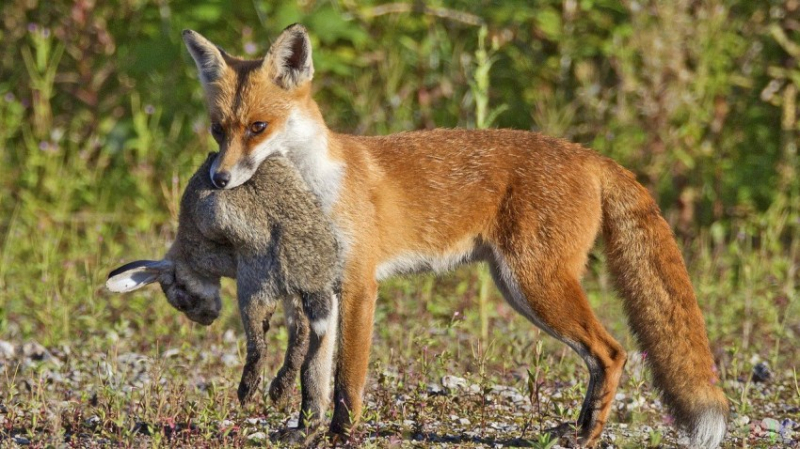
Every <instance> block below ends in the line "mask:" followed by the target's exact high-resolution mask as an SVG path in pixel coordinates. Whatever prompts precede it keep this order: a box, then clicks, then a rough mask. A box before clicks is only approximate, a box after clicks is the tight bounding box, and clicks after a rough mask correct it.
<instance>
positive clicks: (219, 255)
mask: <svg viewBox="0 0 800 449" xmlns="http://www.w3.org/2000/svg"><path fill="white" fill-rule="evenodd" d="M215 155H216V153H211V154H210V155H209V156H208V158H207V159H206V161H205V163H203V165H202V166H201V167H200V169H199V170H198V171H197V172H196V173H195V174H194V176H192V178H191V179H190V181H189V183H188V185H187V186H186V189H185V191H184V193H183V197H182V199H181V207H180V215H179V223H178V234H177V236H176V239H175V242H174V243H173V244H172V247H171V248H170V250H169V251H168V252H167V255H166V256H165V257H164V259H163V260H160V261H137V262H133V263H129V264H126V265H124V266H122V267H120V268H117V269H116V270H114V271H112V272H111V273H110V274H109V279H108V281H107V283H106V285H107V286H108V287H109V289H111V290H112V291H131V290H135V289H137V288H139V287H141V286H144V285H147V284H149V283H153V282H156V281H158V282H159V284H160V285H161V289H162V290H163V291H164V293H165V294H166V296H167V300H168V301H169V303H170V304H171V305H172V306H173V307H175V308H176V309H178V310H180V311H181V312H183V313H185V314H186V316H187V317H188V318H189V319H191V320H193V321H196V322H198V323H200V324H203V325H209V324H211V323H212V322H213V321H214V320H215V319H216V318H217V317H218V316H219V312H220V309H221V307H222V303H221V300H220V296H219V290H220V278H221V277H231V278H235V279H236V289H237V298H238V303H239V311H240V313H241V317H242V323H243V326H244V330H245V334H246V337H247V359H246V363H245V366H244V369H243V372H242V380H241V382H240V384H239V390H238V396H239V400H240V402H241V403H242V404H243V405H244V404H245V403H247V402H248V401H249V400H251V399H252V397H253V395H254V394H255V392H256V391H257V389H258V386H259V383H260V381H261V372H262V371H263V363H264V352H265V351H266V342H265V339H264V336H265V333H266V332H267V330H268V329H269V320H270V317H271V316H272V314H273V312H274V311H275V308H276V305H277V301H278V299H281V300H282V301H283V304H284V308H285V311H286V317H287V324H288V326H289V337H290V338H289V346H288V347H287V349H286V356H285V360H284V364H283V367H281V369H280V371H279V372H278V374H277V375H276V377H275V379H274V380H273V381H272V384H271V385H270V390H269V394H270V397H271V398H272V399H273V400H275V401H280V400H282V399H283V398H284V397H285V396H286V394H287V392H288V390H289V388H290V387H291V385H292V383H293V382H294V379H295V376H296V375H297V371H298V368H300V370H301V385H302V408H301V415H300V417H301V418H302V419H300V420H299V425H300V427H301V428H303V427H305V426H309V427H310V426H311V425H315V424H314V423H315V422H316V421H318V420H319V417H321V416H322V414H323V412H324V410H325V408H326V407H327V401H328V399H329V396H330V395H329V389H330V379H331V369H332V359H333V350H334V343H335V340H336V329H337V325H338V307H337V298H336V294H335V293H336V289H337V288H338V287H337V286H338V278H339V264H338V254H337V246H336V240H335V236H334V232H333V228H332V224H331V222H330V220H329V219H328V218H327V217H326V216H325V214H324V213H323V211H322V209H321V207H320V205H319V203H318V201H317V199H316V197H315V196H314V195H313V194H312V193H311V192H310V191H309V190H308V188H307V187H306V184H305V183H304V181H303V180H302V178H301V177H300V174H299V173H298V172H297V170H296V169H295V168H294V167H293V166H292V164H291V163H290V162H289V161H288V160H286V159H285V158H283V157H271V158H268V159H267V160H266V161H264V162H263V163H262V164H261V166H260V167H259V168H258V171H257V172H256V175H255V176H253V178H252V179H251V180H250V181H249V182H247V183H245V184H243V185H242V186H239V187H237V188H236V189H231V190H218V189H215V188H214V186H213V185H212V183H211V180H210V178H209V167H210V166H211V163H212V162H213V160H214V158H215V157H216V156H215ZM309 328H310V329H309ZM301 363H302V366H300V364H301Z"/></svg>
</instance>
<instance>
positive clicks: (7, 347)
mask: <svg viewBox="0 0 800 449" xmlns="http://www.w3.org/2000/svg"><path fill="white" fill-rule="evenodd" d="M16 353H17V350H16V348H14V345H12V344H11V343H9V342H7V341H3V340H0V360H9V359H12V358H14V355H15V354H16Z"/></svg>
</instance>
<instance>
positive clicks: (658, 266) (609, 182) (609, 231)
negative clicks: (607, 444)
mask: <svg viewBox="0 0 800 449" xmlns="http://www.w3.org/2000/svg"><path fill="white" fill-rule="evenodd" d="M607 163H608V166H609V168H608V169H607V171H606V173H607V175H606V179H605V183H604V187H603V238H604V240H605V245H606V252H607V258H608V264H609V267H610V269H611V272H612V273H613V275H614V277H615V278H616V284H617V288H618V289H619V291H620V293H621V295H622V297H623V299H624V309H625V312H626V313H627V315H628V321H629V323H630V326H631V328H632V329H633V333H634V335H635V336H636V338H637V340H638V342H639V345H640V346H641V348H642V349H643V350H644V351H645V354H646V355H645V360H646V361H647V363H648V365H649V366H650V369H651V370H652V373H653V381H654V383H655V385H656V387H657V388H658V389H659V390H660V391H661V392H662V394H663V398H664V402H665V403H666V404H667V405H668V406H669V407H670V409H671V411H672V413H673V415H674V416H675V419H676V421H677V423H678V424H679V425H683V426H685V427H686V428H687V429H688V431H689V432H690V434H691V438H692V447H699V448H714V447H717V446H718V445H719V443H720V441H721V440H722V438H723V436H724V435H725V419H726V416H727V411H728V403H727V400H726V399H725V395H724V394H723V392H722V390H720V389H719V387H717V386H715V383H716V382H717V375H716V373H715V369H714V361H713V358H712V356H711V350H710V349H709V344H708V337H707V335H706V328H705V324H704V322H703V316H702V314H701V312H700V308H699V306H698V305H697V299H696V298H695V294H694V290H693V288H692V285H691V283H690V281H689V274H688V273H687V271H686V266H685V265H684V262H683V257H682V256H681V253H680V251H679V249H678V246H677V244H676V243H675V237H674V236H673V234H672V230H671V229H670V227H669V225H668V224H667V222H666V221H665V220H664V219H663V218H662V216H661V213H660V211H659V208H658V206H657V205H656V203H655V201H653V199H652V197H651V196H650V194H649V193H648V192H647V190H646V189H645V188H644V187H642V186H641V185H640V184H639V183H638V182H636V180H635V179H634V177H633V175H632V174H631V173H630V172H628V171H627V170H625V169H623V168H622V167H620V166H618V165H617V164H615V163H613V162H611V161H607Z"/></svg>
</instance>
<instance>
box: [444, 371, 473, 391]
mask: <svg viewBox="0 0 800 449" xmlns="http://www.w3.org/2000/svg"><path fill="white" fill-rule="evenodd" d="M442 386H443V387H445V388H447V389H448V390H455V389H463V388H467V380H466V379H464V378H462V377H457V376H449V375H448V376H443V377H442Z"/></svg>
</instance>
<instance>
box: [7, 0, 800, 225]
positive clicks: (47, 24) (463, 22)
mask: <svg viewBox="0 0 800 449" xmlns="http://www.w3.org/2000/svg"><path fill="white" fill-rule="evenodd" d="M533 3H535V4H531V2H521V1H480V2H473V1H450V2H446V6H445V2H418V3H378V2H374V1H367V2H353V1H340V2H329V1H304V2H297V3H292V2H266V1H254V2H252V3H234V2H213V3H211V2H208V3H203V4H199V5H198V4H196V2H189V1H171V2H167V1H160V2H147V1H140V0H121V1H116V2H96V1H91V0H78V1H75V2H40V1H35V0H12V1H8V2H4V6H3V10H2V12H3V14H2V30H0V33H1V34H0V39H2V42H3V52H2V54H1V55H0V80H2V81H0V94H2V95H3V96H4V98H5V100H4V102H3V105H2V109H1V110H0V112H1V113H2V115H1V116H0V119H2V120H3V122H4V123H5V125H6V126H4V127H3V128H4V129H3V130H2V131H0V132H1V133H2V134H0V138H2V141H1V143H0V145H2V146H3V149H4V151H3V152H2V153H3V155H2V157H3V162H4V166H5V168H4V174H5V175H4V176H3V181H2V182H3V184H4V186H5V187H6V188H5V190H6V191H7V192H8V191H10V192H11V195H5V196H6V198H7V199H8V197H9V196H11V197H13V198H15V199H22V198H23V197H25V196H26V195H32V196H35V197H36V198H37V200H38V201H41V200H46V201H45V203H44V204H55V203H58V204H60V203H61V202H60V201H58V198H59V197H60V196H63V195H64V194H65V192H64V191H63V189H62V188H61V187H60V183H59V182H58V181H57V179H58V177H59V175H66V176H69V175H70V174H71V175H73V176H76V175H78V173H77V172H75V173H65V172H64V171H65V170H70V169H79V172H80V177H81V178H84V180H83V181H82V182H83V183H85V185H84V186H83V187H85V188H81V189H80V193H77V194H72V195H70V202H69V204H68V205H63V206H62V207H64V208H66V210H67V211H69V212H74V211H75V210H82V209H84V208H88V209H89V210H92V211H98V210H106V209H108V208H112V209H113V208H114V207H115V204H126V208H129V209H131V210H138V211H140V212H155V211H158V210H166V208H164V207H163V206H164V204H163V200H164V196H163V195H161V190H162V189H163V186H164V185H165V184H169V183H170V182H169V181H170V179H171V175H172V174H173V173H178V174H181V175H183V174H186V173H188V172H189V171H191V167H192V161H195V160H197V158H196V157H195V156H197V157H200V156H198V155H202V154H204V153H205V152H206V151H207V150H208V149H210V148H211V146H210V144H209V141H208V140H209V139H208V137H207V134H206V131H205V128H206V118H205V112H204V109H203V105H202V97H201V92H200V89H199V85H198V83H197V81H196V79H195V74H194V73H193V72H194V66H193V64H191V61H190V60H189V58H188V56H187V54H186V52H185V51H184V49H183V46H182V44H181V41H180V30H181V29H183V28H193V29H196V30H198V31H200V32H202V33H203V34H205V35H206V36H207V37H209V38H210V39H211V40H212V41H214V42H215V43H217V44H219V45H221V46H222V47H224V48H226V49H227V50H228V51H229V52H232V53H235V54H240V55H245V56H250V57H258V56H261V55H263V54H264V53H265V51H266V50H267V48H268V46H269V43H270V38H274V37H275V36H276V35H277V34H278V33H279V32H280V30H281V29H282V28H283V27H285V26H286V25H287V24H290V23H293V22H302V23H304V24H306V25H307V26H308V27H309V29H310V30H311V34H312V37H313V45H314V50H315V52H314V59H315V64H316V69H317V76H316V79H317V81H316V89H317V94H316V97H317V99H318V101H319V102H320V103H321V106H322V108H323V111H325V115H326V118H327V120H328V121H329V124H330V126H331V127H333V128H334V129H337V130H341V131H347V132H355V133H389V132H395V131H399V130H409V129H417V128H431V127H436V126H445V127H453V126H474V124H475V118H474V113H473V111H474V110H475V108H474V106H473V102H474V98H473V95H472V91H471V89H470V80H471V79H472V75H471V73H472V71H473V70H475V66H476V61H475V54H476V50H477V46H478V42H479V39H478V32H479V29H480V27H481V26H485V27H486V29H488V33H489V39H490V41H491V46H492V50H493V54H494V60H493V61H492V62H493V66H492V72H491V82H490V85H491V90H490V92H489V94H490V98H491V103H492V104H495V105H502V106H503V112H502V114H500V115H499V116H498V117H496V120H495V121H494V125H495V126H499V127H513V128H521V129H534V130H541V131H543V132H547V133H551V134H555V135H558V136H563V137H565V138H568V139H572V140H576V141H579V142H582V143H585V144H587V145H589V146H591V147H593V148H595V149H596V150H598V151H600V152H602V153H604V154H607V155H609V156H611V157H613V158H615V159H617V160H618V161H620V162H621V163H622V164H624V165H626V166H627V167H629V168H631V169H633V170H634V171H636V172H637V173H638V174H639V175H640V176H641V179H642V181H643V182H644V183H645V184H646V185H647V186H648V187H649V188H651V189H652V190H653V191H654V193H656V194H657V196H658V197H659V198H660V201H661V204H662V206H663V207H664V208H665V209H667V210H668V211H669V212H670V217H671V221H672V222H673V224H675V225H676V226H678V227H679V229H680V230H681V231H682V232H692V231H693V230H696V227H697V226H704V225H710V224H711V223H714V222H717V221H720V220H723V221H724V220H726V219H729V218H731V217H742V216H746V215H747V214H750V213H753V212H757V211H763V210H765V209H767V208H768V206H769V205H770V204H771V203H772V202H774V201H775V199H776V195H777V194H778V193H779V190H781V189H782V188H785V187H787V186H786V185H784V184H781V182H782V181H781V180H780V176H778V174H779V173H782V174H783V175H784V178H785V180H786V181H787V182H789V184H796V182H795V181H794V178H795V176H794V170H788V169H787V167H793V166H794V164H795V161H794V159H793V158H794V157H795V156H794V150H791V148H789V147H793V146H795V147H796V143H795V140H796V137H797V131H798V125H797V119H796V115H795V112H794V109H795V106H796V103H797V86H798V83H800V65H799V64H800V63H799V62H798V61H800V45H798V43H797V42H799V41H800V21H799V20H798V17H800V6H799V5H798V1H797V0H771V1H762V2H751V1H746V0H738V1H737V0H727V1H722V0H706V1H690V0H678V1H674V2H662V1H655V0H651V1H641V0H640V1H630V0H629V1H612V0H580V1H579V0H544V1H539V2H533ZM787 103H791V104H787ZM790 106H791V107H790ZM782 123H783V125H784V126H783V127H782V126H781V124H782ZM50 159H56V160H58V162H57V163H50V162H48V161H47V160H50ZM75 159H79V160H80V161H76V160H75ZM781 167H783V170H782V169H781ZM787 170H788V171H787ZM7 172H8V173H7ZM87 173H94V174H93V175H92V176H91V179H86V178H87ZM48 177H53V178H52V179H47V178H48ZM98 186H103V189H102V190H103V192H97V191H95V192H92V190H97V189H96V187H98ZM91 187H95V188H94V189H93V188H91ZM793 188H796V187H793ZM159 199H160V200H161V201H162V203H159ZM128 202H134V203H136V204H134V205H129V204H127V203H128ZM10 203H13V201H12V202H9V201H4V206H3V211H4V212H9V211H10V210H11V209H13V207H14V206H13V205H11V204H10Z"/></svg>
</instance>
